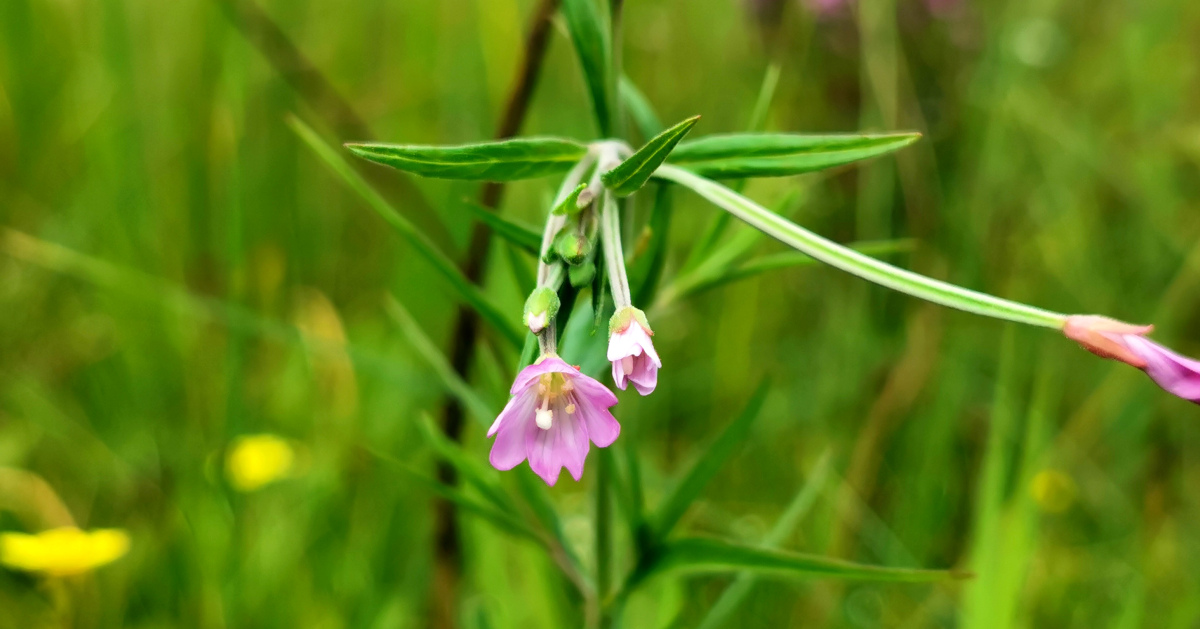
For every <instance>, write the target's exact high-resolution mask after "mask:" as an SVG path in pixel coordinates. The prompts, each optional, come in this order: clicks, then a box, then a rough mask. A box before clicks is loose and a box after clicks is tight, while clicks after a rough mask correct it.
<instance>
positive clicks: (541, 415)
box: [534, 397, 554, 430]
mask: <svg viewBox="0 0 1200 629" xmlns="http://www.w3.org/2000/svg"><path fill="white" fill-rule="evenodd" d="M534 421H536V422H537V425H538V428H541V429H542V430H550V426H552V425H554V411H551V410H550V398H548V397H544V398H542V407H541V408H539V409H538V410H537V413H536V414H534Z"/></svg>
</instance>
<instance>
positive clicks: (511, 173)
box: [346, 138, 587, 181]
mask: <svg viewBox="0 0 1200 629" xmlns="http://www.w3.org/2000/svg"><path fill="white" fill-rule="evenodd" d="M346 148H348V149H350V151H351V152H352V153H354V154H355V155H357V156H359V157H361V158H363V159H367V160H370V161H372V162H378V163H380V164H385V165H387V166H391V167H392V168H397V169H399V170H403V171H406V172H410V173H414V174H417V175H422V176H425V177H437V178H439V179H471V180H476V181H514V180H517V179H532V178H534V177H542V176H544V175H553V174H555V173H560V172H566V171H567V170H570V168H571V167H572V166H574V165H575V163H576V162H578V161H579V160H580V159H582V158H583V156H584V155H585V154H587V146H584V145H583V144H580V143H578V142H575V141H573V140H565V139H562V138H517V139H513V140H504V141H501V142H485V143H482V144H465V145H462V146H422V145H415V144H382V143H376V142H372V143H363V144H347V145H346Z"/></svg>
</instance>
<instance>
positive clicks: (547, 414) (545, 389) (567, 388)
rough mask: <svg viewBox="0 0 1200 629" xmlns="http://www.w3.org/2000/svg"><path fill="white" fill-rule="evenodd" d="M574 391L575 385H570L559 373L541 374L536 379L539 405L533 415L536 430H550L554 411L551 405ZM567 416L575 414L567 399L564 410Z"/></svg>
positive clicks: (569, 381) (572, 403) (572, 404)
mask: <svg viewBox="0 0 1200 629" xmlns="http://www.w3.org/2000/svg"><path fill="white" fill-rule="evenodd" d="M574 390H575V385H573V384H571V380H570V379H569V378H567V377H566V376H565V375H563V374H561V373H547V374H542V376H541V377H539V378H538V398H539V399H540V400H541V404H540V405H539V406H538V409H537V411H536V413H535V414H534V421H536V422H537V425H538V428H541V429H542V430H550V427H551V426H553V425H554V409H553V408H552V405H554V404H555V403H556V402H558V401H559V400H560V399H566V398H568V396H569V395H570V394H571V392H572V391H574ZM565 410H566V411H567V414H568V415H570V414H573V413H574V412H575V404H574V402H572V401H570V400H569V399H567V404H566V409H565Z"/></svg>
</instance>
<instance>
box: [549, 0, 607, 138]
mask: <svg viewBox="0 0 1200 629" xmlns="http://www.w3.org/2000/svg"><path fill="white" fill-rule="evenodd" d="M562 13H563V17H565V18H566V20H567V29H568V30H570V31H571V41H572V42H573V43H574V44H575V53H576V54H577V55H578V56H579V66H580V69H581V70H582V71H583V78H584V81H586V82H587V87H588V94H589V95H590V96H591V98H592V110H593V112H594V113H595V114H596V124H597V126H598V128H599V130H600V136H601V137H605V138H607V137H609V136H610V135H612V116H613V94H612V93H613V91H614V83H615V81H614V80H613V76H612V71H611V68H612V61H611V60H612V40H611V38H610V36H609V29H608V25H607V24H606V23H605V20H604V18H603V17H602V16H601V15H600V11H599V10H598V9H597V8H596V0H563V3H562Z"/></svg>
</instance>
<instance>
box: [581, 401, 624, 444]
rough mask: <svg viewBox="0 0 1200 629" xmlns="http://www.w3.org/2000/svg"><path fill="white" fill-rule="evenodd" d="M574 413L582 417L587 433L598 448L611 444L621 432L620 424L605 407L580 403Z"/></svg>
mask: <svg viewBox="0 0 1200 629" xmlns="http://www.w3.org/2000/svg"><path fill="white" fill-rule="evenodd" d="M578 406H579V410H578V411H576V414H577V415H579V417H580V418H582V419H583V423H584V424H585V425H586V427H587V435H588V437H589V438H590V439H591V440H592V443H594V444H596V446H597V447H599V448H607V447H608V446H611V445H612V443H613V442H614V441H616V440H617V437H618V436H620V434H621V424H620V423H618V422H617V418H615V417H613V414H612V413H611V412H609V410H608V409H607V408H604V407H600V406H587V405H584V404H580V405H578Z"/></svg>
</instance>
